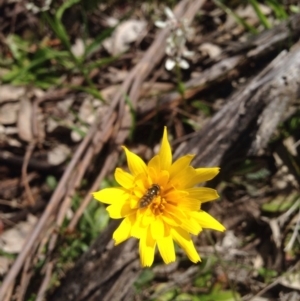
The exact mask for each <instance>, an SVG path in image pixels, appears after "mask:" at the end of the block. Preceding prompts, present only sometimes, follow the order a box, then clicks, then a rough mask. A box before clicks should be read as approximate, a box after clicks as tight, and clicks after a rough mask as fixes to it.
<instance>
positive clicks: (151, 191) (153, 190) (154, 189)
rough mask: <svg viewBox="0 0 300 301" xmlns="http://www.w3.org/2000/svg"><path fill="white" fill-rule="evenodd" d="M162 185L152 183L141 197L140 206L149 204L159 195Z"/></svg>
mask: <svg viewBox="0 0 300 301" xmlns="http://www.w3.org/2000/svg"><path fill="white" fill-rule="evenodd" d="M159 192H160V187H159V185H157V184H153V185H151V187H150V188H148V190H147V191H146V193H145V194H144V195H143V197H142V198H141V199H140V208H144V207H146V206H148V205H149V204H150V203H151V202H152V201H153V199H154V198H155V197H157V196H158V195H159Z"/></svg>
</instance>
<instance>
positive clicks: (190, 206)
mask: <svg viewBox="0 0 300 301" xmlns="http://www.w3.org/2000/svg"><path fill="white" fill-rule="evenodd" d="M178 206H179V207H180V209H181V210H184V211H186V210H188V211H198V210H199V209H200V208H201V202H200V201H199V200H197V199H192V198H188V197H185V198H182V199H181V201H180V202H179V203H178Z"/></svg>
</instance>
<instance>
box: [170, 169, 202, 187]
mask: <svg viewBox="0 0 300 301" xmlns="http://www.w3.org/2000/svg"><path fill="white" fill-rule="evenodd" d="M196 176H197V173H196V171H195V169H194V168H193V167H192V166H188V167H186V168H185V169H183V170H182V171H180V172H179V173H177V174H176V175H175V174H174V176H173V178H172V179H171V180H170V182H171V184H172V186H173V187H174V188H176V189H185V188H188V187H191V185H190V183H191V180H192V179H194V178H195V177H196Z"/></svg>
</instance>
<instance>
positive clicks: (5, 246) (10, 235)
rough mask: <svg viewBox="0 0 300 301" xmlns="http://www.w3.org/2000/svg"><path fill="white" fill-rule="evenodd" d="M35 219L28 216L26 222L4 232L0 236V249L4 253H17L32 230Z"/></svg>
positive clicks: (32, 216)
mask: <svg viewBox="0 0 300 301" xmlns="http://www.w3.org/2000/svg"><path fill="white" fill-rule="evenodd" d="M36 221H37V218H36V217H35V216H34V215H31V214H29V215H28V217H27V221H25V222H20V223H18V224H16V225H15V226H14V227H13V228H11V229H8V230H6V231H4V232H3V233H2V234H1V235H0V249H1V250H2V251H4V252H6V253H10V254H16V253H19V252H20V251H21V250H22V248H23V245H24V242H25V239H26V237H27V236H28V234H29V233H30V232H31V230H32V229H33V227H34V225H35V223H36Z"/></svg>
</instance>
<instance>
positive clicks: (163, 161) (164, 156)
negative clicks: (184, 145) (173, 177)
mask: <svg viewBox="0 0 300 301" xmlns="http://www.w3.org/2000/svg"><path fill="white" fill-rule="evenodd" d="M158 155H159V159H160V167H161V169H162V170H163V169H164V170H169V168H170V167H171V164H172V151H171V146H170V143H169V141H168V133H167V127H164V134H163V138H162V142H161V148H160V151H159V153H158Z"/></svg>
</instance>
